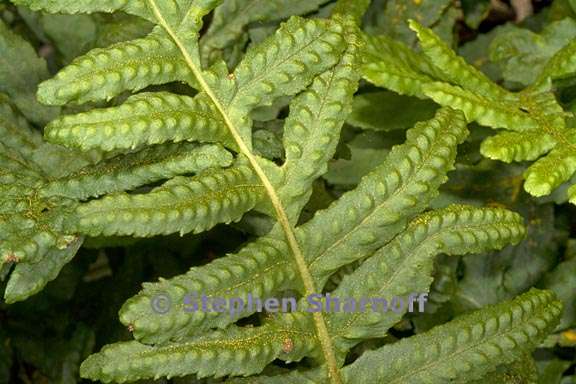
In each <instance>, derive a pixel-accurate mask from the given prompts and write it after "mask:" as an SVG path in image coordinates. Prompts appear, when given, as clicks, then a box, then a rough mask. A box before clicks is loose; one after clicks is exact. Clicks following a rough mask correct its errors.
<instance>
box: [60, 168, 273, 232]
mask: <svg viewBox="0 0 576 384" xmlns="http://www.w3.org/2000/svg"><path fill="white" fill-rule="evenodd" d="M263 192H264V191H263V188H262V185H261V184H260V183H259V182H258V181H256V178H255V175H254V172H253V171H252V170H251V169H250V168H249V167H247V166H236V167H232V168H229V169H225V170H214V171H206V172H204V173H201V174H199V175H198V176H195V177H183V176H179V177H176V178H174V179H172V180H170V181H168V182H166V183H165V184H164V185H162V186H160V187H158V188H155V189H153V190H152V191H151V192H149V193H145V194H135V195H129V194H116V195H114V194H113V195H109V196H106V197H104V198H102V199H100V200H93V201H90V202H87V203H84V204H81V205H79V206H78V208H77V209H76V219H75V221H74V222H72V223H68V224H67V226H68V228H69V230H71V231H75V232H80V233H83V234H87V235H90V236H97V235H105V236H110V235H131V236H136V237H147V236H152V235H160V234H165V235H166V234H170V233H180V234H181V235H183V234H185V233H189V232H193V233H199V232H203V231H206V230H208V229H210V228H212V227H214V226H215V225H216V224H218V223H230V222H233V221H237V220H239V219H240V218H241V217H242V215H243V214H244V213H246V212H247V211H249V210H250V209H252V208H254V206H255V205H256V203H258V202H259V200H260V199H261V198H262V197H263Z"/></svg>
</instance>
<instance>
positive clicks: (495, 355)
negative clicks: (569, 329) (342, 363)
mask: <svg viewBox="0 0 576 384" xmlns="http://www.w3.org/2000/svg"><path fill="white" fill-rule="evenodd" d="M561 311H562V304H561V303H560V302H559V301H558V300H556V299H555V297H554V295H553V294H552V293H551V292H550V291H539V290H536V289H533V290H531V291H530V292H528V293H525V294H524V295H521V296H519V297H518V298H516V299H514V300H512V301H507V302H503V303H500V304H498V305H495V306H490V307H486V308H483V309H481V310H479V311H476V312H473V313H471V314H468V315H464V316H462V317H460V318H457V319H456V320H453V321H451V322H449V323H447V324H445V325H441V326H438V327H435V328H434V329H433V330H431V331H429V332H427V333H424V334H420V335H417V336H414V337H411V338H408V339H403V340H401V341H399V342H398V343H395V344H391V345H386V346H384V347H382V348H380V349H379V350H376V351H371V352H366V353H365V354H364V355H363V356H362V357H360V358H359V359H358V360H357V361H356V362H355V363H354V364H352V365H351V366H350V367H349V368H346V369H344V375H345V377H346V378H347V380H348V381H349V382H351V383H352V382H355V381H356V382H357V381H364V380H376V381H378V382H386V383H410V384H417V383H427V384H430V383H438V384H443V383H446V382H447V381H461V382H465V381H470V380H474V379H480V378H482V376H484V375H485V374H487V373H490V372H491V371H493V370H494V369H496V367H497V366H498V365H500V364H503V363H510V362H513V361H515V360H517V359H519V358H521V357H522V356H523V353H525V352H526V351H529V350H531V349H532V348H534V347H535V346H536V343H538V342H539V341H541V340H542V339H543V338H544V337H545V336H546V334H547V333H548V332H550V330H552V329H553V328H554V326H556V324H557V323H558V319H559V316H560V313H561Z"/></svg>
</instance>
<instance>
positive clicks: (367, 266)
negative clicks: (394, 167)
mask: <svg viewBox="0 0 576 384" xmlns="http://www.w3.org/2000/svg"><path fill="white" fill-rule="evenodd" d="M524 235H525V229H524V226H523V223H522V218H521V217H520V216H519V215H518V214H515V213H511V212H509V211H506V210H503V209H489V208H485V209H482V208H473V207H466V206H450V207H448V208H445V209H442V210H439V211H432V212H429V213H425V214H423V215H421V216H419V217H416V218H415V219H414V221H413V222H412V223H410V224H409V225H408V228H406V230H404V231H403V232H402V233H400V234H399V235H398V236H397V237H396V238H394V240H392V241H391V242H390V243H388V244H387V245H386V246H384V247H382V248H381V249H380V250H378V251H377V252H376V253H375V254H374V255H373V256H371V257H370V259H369V260H368V261H366V262H365V263H363V264H362V265H361V266H360V267H359V268H358V269H357V270H356V271H354V272H353V273H352V274H350V275H347V276H345V278H344V280H343V281H342V283H341V284H340V285H339V286H338V288H337V289H336V290H335V291H334V292H333V293H331V294H332V295H333V296H335V297H343V298H345V297H383V298H385V299H387V300H390V299H391V298H393V297H402V298H408V297H410V295H411V294H412V295H414V293H416V292H417V293H419V294H421V293H423V292H427V291H428V290H429V288H430V284H431V283H432V273H433V267H434V258H435V257H436V255H437V254H439V253H447V254H450V255H463V254H466V253H479V252H484V251H488V250H494V249H500V248H502V247H503V246H505V245H507V244H515V243H518V241H520V240H521V239H522V237H523V236H524ZM414 266H418V267H417V268H416V267H414ZM412 299H415V297H412ZM388 305H393V304H390V303H389V304H388ZM409 306H412V307H414V302H412V303H408V305H405V306H404V309H405V310H406V311H407V310H408V308H409ZM414 311H416V310H415V309H414ZM403 315H404V313H403V311H390V310H388V311H387V312H378V311H370V310H368V311H366V312H360V313H358V312H352V313H350V312H349V313H346V312H333V313H331V316H330V326H331V331H332V332H331V333H332V335H333V337H336V338H338V339H339V340H338V341H337V342H336V345H339V346H340V347H341V348H344V347H345V348H350V347H352V346H353V345H354V344H355V343H357V342H359V341H361V340H362V339H368V338H373V337H381V336H382V335H384V334H385V332H386V330H388V329H389V328H391V327H392V326H393V325H394V324H395V323H397V322H398V321H400V319H401V318H402V316H403Z"/></svg>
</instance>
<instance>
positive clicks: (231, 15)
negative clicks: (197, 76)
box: [200, 0, 327, 66]
mask: <svg viewBox="0 0 576 384" xmlns="http://www.w3.org/2000/svg"><path fill="white" fill-rule="evenodd" d="M326 1H327V0H312V1H310V0H277V1H267V0H231V1H225V2H223V3H222V4H221V5H220V6H219V7H217V8H216V9H215V10H214V15H213V19H212V22H211V23H210V26H209V27H208V29H207V30H206V33H204V35H203V36H202V38H201V39H200V53H201V56H202V58H203V60H204V64H205V66H209V65H211V64H214V63H215V62H216V61H217V60H218V59H219V56H220V54H221V53H222V52H223V51H224V50H225V49H229V48H230V47H231V46H233V45H234V44H235V43H236V42H237V41H238V40H240V38H241V36H242V35H243V34H244V33H245V32H246V31H245V29H246V27H247V26H248V25H249V24H251V23H253V22H260V23H266V22H270V21H273V20H281V19H284V18H286V17H288V16H293V15H303V14H306V13H309V12H312V11H314V10H316V9H318V7H319V6H320V5H322V4H323V3H325V2H326Z"/></svg>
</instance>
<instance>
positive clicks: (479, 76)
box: [362, 21, 576, 201]
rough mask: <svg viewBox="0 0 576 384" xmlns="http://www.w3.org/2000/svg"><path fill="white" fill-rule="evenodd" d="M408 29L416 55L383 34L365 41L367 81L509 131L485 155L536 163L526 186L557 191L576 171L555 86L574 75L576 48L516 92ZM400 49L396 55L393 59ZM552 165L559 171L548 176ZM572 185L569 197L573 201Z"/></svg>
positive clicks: (424, 32)
mask: <svg viewBox="0 0 576 384" xmlns="http://www.w3.org/2000/svg"><path fill="white" fill-rule="evenodd" d="M410 27H411V29H412V30H414V31H415V32H416V34H417V36H418V40H419V42H420V45H421V48H422V52H421V53H415V52H413V51H411V50H410V49H409V48H408V47H406V46H404V45H403V44H402V43H400V42H397V41H393V40H391V39H390V38H388V37H386V36H366V41H367V46H368V49H367V50H366V60H365V64H364V67H363V70H362V71H363V75H364V77H365V78H366V79H367V80H368V81H370V82H372V83H373V84H375V85H378V86H382V87H386V88H389V89H391V90H393V91H395V92H398V93H400V94H406V95H412V96H416V97H419V98H430V99H432V100H433V101H435V102H436V103H438V104H440V105H446V106H451V107H452V108H457V109H460V110H462V111H463V112H464V114H465V115H466V118H467V120H468V121H475V122H478V123H479V124H482V125H485V126H488V127H492V128H495V129H506V130H508V131H507V132H504V133H498V134H496V135H495V136H492V137H489V138H487V139H486V140H485V141H484V142H483V143H482V147H481V152H482V154H483V155H484V156H486V157H488V158H491V159H494V160H500V161H504V162H512V161H527V160H530V161H532V160H538V159H540V160H538V161H536V162H535V163H534V164H533V165H532V166H531V167H530V168H528V170H527V171H526V174H525V178H526V183H525V185H524V188H525V189H526V191H527V192H528V193H530V194H531V195H533V196H537V197H540V196H545V195H549V194H550V193H552V192H553V191H554V190H555V189H557V188H558V187H559V186H560V185H561V184H563V183H565V182H567V181H569V180H570V179H571V177H572V176H573V175H574V173H575V172H576V166H575V165H574V164H576V163H575V162H574V161H573V160H574V156H575V153H576V152H575V151H576V146H575V145H576V141H575V140H576V134H575V132H574V131H573V127H572V126H571V125H569V124H568V123H567V121H566V118H567V117H569V116H571V113H568V112H565V111H564V110H563V108H562V106H561V105H560V104H559V102H558V101H557V99H556V97H555V94H554V88H553V87H552V81H553V80H555V79H557V78H562V77H566V76H568V75H571V74H574V71H575V70H576V68H574V67H573V65H572V64H571V62H570V61H569V57H571V56H572V55H573V54H574V45H573V44H566V45H565V46H564V47H563V48H562V49H560V50H559V51H558V52H556V53H555V54H554V55H553V56H552V57H550V58H549V59H548V60H547V62H546V63H545V64H544V65H543V67H542V69H541V72H540V73H539V75H538V77H537V79H536V80H535V81H534V83H533V84H531V85H530V86H528V87H526V88H525V89H523V90H522V91H520V92H511V91H508V90H506V89H504V88H503V87H501V86H500V85H498V84H495V83H494V82H492V81H491V80H490V79H488V77H487V76H486V75H484V74H483V73H482V72H480V71H479V70H478V69H476V68H475V67H474V66H472V65H471V64H468V63H467V62H466V61H465V60H464V59H463V58H462V57H460V56H458V55H457V54H456V53H455V52H454V51H453V50H452V49H451V48H450V47H448V45H447V44H446V43H445V42H443V41H442V40H441V39H440V38H439V37H438V36H437V35H436V34H435V33H434V32H433V31H432V30H430V29H428V28H425V27H423V26H422V25H420V24H418V23H417V22H416V21H411V22H410ZM393 52H395V54H392V53H393ZM551 164H559V167H558V168H557V169H556V170H554V171H551V170H550V165H551ZM573 190H574V188H572V189H571V190H570V191H569V192H568V198H569V199H570V201H576V200H573V192H572V191H573Z"/></svg>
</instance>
